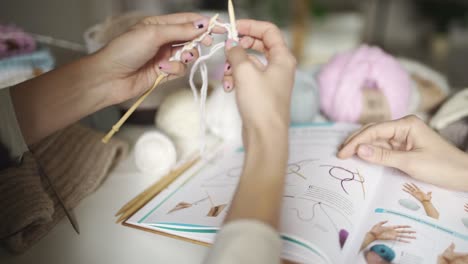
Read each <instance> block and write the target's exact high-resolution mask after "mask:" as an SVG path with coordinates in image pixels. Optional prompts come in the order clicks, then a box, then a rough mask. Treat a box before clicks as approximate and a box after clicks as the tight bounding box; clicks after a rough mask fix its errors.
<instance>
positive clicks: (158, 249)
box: [0, 127, 208, 264]
mask: <svg viewBox="0 0 468 264" xmlns="http://www.w3.org/2000/svg"><path fill="white" fill-rule="evenodd" d="M140 133H141V129H140V128H129V127H127V128H125V129H123V130H122V132H121V134H120V136H124V137H126V138H127V139H132V138H133V139H134V138H135V137H137V136H138V135H139V134H140ZM132 158H133V154H132V153H130V155H129V156H128V157H127V159H126V160H124V161H123V162H122V163H121V164H119V165H118V167H117V168H116V169H115V170H114V171H113V172H112V173H111V174H110V175H109V177H108V178H107V180H106V181H105V182H104V183H103V185H102V186H101V187H100V188H99V189H98V190H97V191H96V192H95V193H94V194H92V195H90V196H88V197H87V198H85V199H84V200H83V201H82V202H81V203H80V204H79V206H78V207H77V208H75V210H74V212H75V215H76V217H77V220H78V223H79V226H80V231H81V234H80V235H77V234H76V233H75V231H74V230H73V228H72V226H71V225H70V223H69V222H68V220H67V219H66V218H64V219H62V221H60V223H59V224H58V225H57V226H56V227H55V228H54V229H53V230H52V231H51V232H50V233H49V234H48V235H47V236H46V237H45V238H43V239H42V240H41V241H39V242H38V243H37V244H35V245H34V246H33V247H32V248H31V249H29V250H28V251H27V252H25V253H24V254H22V255H17V256H12V255H10V254H9V253H7V252H6V251H5V250H4V249H3V248H0V263H2V264H3V263H5V264H7V263H8V264H10V263H11V264H13V263H15V264H19V263H35V264H38V263H47V264H56V263H57V264H58V263H60V264H63V263H67V264H75V263H77V264H78V263H79V264H94V263H103V264H104V263H109V264H120V263H177V264H183V263H200V262H202V260H203V258H204V256H205V254H206V252H207V251H208V248H207V247H204V246H200V245H196V244H192V243H189V242H184V241H181V240H177V239H173V238H169V237H165V236H161V235H156V234H153V233H149V232H144V231H141V230H137V229H134V228H130V227H125V226H122V225H120V224H116V223H115V220H116V218H115V217H114V214H115V213H116V212H117V211H118V209H120V208H121V207H122V205H123V204H125V203H126V202H127V201H129V200H130V199H131V198H133V197H134V196H135V195H137V194H138V193H140V192H141V191H142V190H144V189H145V188H146V187H148V186H149V185H150V184H151V183H153V182H154V180H155V179H154V177H153V176H151V175H145V174H142V173H140V172H138V171H137V169H136V167H135V165H134V162H133V159H132Z"/></svg>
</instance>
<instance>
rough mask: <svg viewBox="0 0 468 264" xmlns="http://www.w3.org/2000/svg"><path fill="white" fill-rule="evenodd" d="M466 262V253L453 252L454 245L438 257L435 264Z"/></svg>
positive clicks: (467, 254) (461, 263)
mask: <svg viewBox="0 0 468 264" xmlns="http://www.w3.org/2000/svg"><path fill="white" fill-rule="evenodd" d="M467 262H468V253H458V252H455V244H454V243H452V244H450V246H449V247H448V248H447V249H446V250H445V251H444V253H442V255H440V256H439V258H438V259H437V264H463V263H467Z"/></svg>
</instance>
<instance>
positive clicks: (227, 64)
mask: <svg viewBox="0 0 468 264" xmlns="http://www.w3.org/2000/svg"><path fill="white" fill-rule="evenodd" d="M230 69H231V64H229V63H227V62H226V63H225V64H224V72H228V71H229V70H230Z"/></svg>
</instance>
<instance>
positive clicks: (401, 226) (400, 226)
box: [392, 225, 411, 229]
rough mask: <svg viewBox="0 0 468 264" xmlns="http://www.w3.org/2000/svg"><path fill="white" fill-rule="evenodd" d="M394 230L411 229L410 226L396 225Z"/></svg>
mask: <svg viewBox="0 0 468 264" xmlns="http://www.w3.org/2000/svg"><path fill="white" fill-rule="evenodd" d="M392 228H393V229H398V228H411V226H409V225H394V226H392Z"/></svg>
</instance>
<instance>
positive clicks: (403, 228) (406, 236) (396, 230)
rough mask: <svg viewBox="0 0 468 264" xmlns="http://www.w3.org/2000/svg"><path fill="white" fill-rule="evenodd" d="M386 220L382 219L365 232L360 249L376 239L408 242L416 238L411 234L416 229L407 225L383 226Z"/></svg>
mask: <svg viewBox="0 0 468 264" xmlns="http://www.w3.org/2000/svg"><path fill="white" fill-rule="evenodd" d="M387 222H388V221H382V222H379V223H377V224H375V225H374V226H373V227H372V228H371V230H369V232H367V233H366V236H365V238H364V241H363V242H362V245H361V250H363V249H365V248H366V247H367V246H368V245H369V244H370V243H372V242H374V241H376V240H387V241H398V242H403V243H410V242H411V240H413V239H416V237H415V236H414V235H413V234H414V233H416V231H413V230H411V226H409V225H392V226H385V224H386V223H387Z"/></svg>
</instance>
